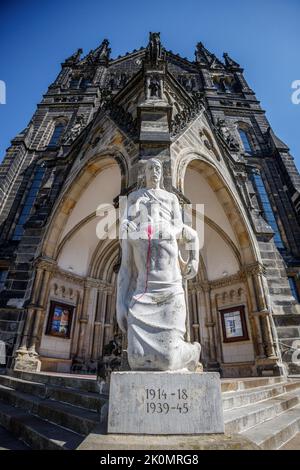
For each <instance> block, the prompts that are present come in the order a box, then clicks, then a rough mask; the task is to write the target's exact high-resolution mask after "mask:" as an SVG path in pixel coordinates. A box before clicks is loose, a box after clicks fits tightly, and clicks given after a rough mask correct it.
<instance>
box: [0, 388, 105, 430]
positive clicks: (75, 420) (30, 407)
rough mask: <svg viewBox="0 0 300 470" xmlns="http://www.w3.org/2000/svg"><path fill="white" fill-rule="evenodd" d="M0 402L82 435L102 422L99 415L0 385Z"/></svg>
mask: <svg viewBox="0 0 300 470" xmlns="http://www.w3.org/2000/svg"><path fill="white" fill-rule="evenodd" d="M0 400H1V401H3V402H4V403H6V404H8V405H11V406H15V407H17V408H21V409H23V410H27V411H28V412H29V413H32V414H34V415H37V416H39V417H40V418H44V419H46V420H49V421H51V422H53V423H55V424H58V425H60V426H63V427H64V428H67V429H70V430H72V431H74V432H77V433H80V434H88V433H90V432H91V431H92V430H93V429H94V427H95V426H96V425H97V424H98V422H99V421H100V415H99V414H98V413H95V412H92V411H89V410H85V409H83V408H79V407H76V406H73V405H69V404H66V403H61V402H58V401H54V400H49V399H43V398H40V397H37V396H35V395H30V394H28V393H23V392H18V391H16V390H14V389H12V388H9V387H5V386H4V385H0Z"/></svg>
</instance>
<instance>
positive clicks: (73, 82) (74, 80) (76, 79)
mask: <svg viewBox="0 0 300 470" xmlns="http://www.w3.org/2000/svg"><path fill="white" fill-rule="evenodd" d="M80 81H81V77H73V78H71V80H70V83H69V87H70V88H73V89H74V88H78V87H79V83H80Z"/></svg>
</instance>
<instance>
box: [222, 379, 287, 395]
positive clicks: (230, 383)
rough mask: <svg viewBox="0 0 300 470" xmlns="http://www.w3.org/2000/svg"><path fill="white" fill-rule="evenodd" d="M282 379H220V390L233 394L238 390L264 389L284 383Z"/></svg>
mask: <svg viewBox="0 0 300 470" xmlns="http://www.w3.org/2000/svg"><path fill="white" fill-rule="evenodd" d="M285 381H286V380H285V378H284V377H250V378H241V379H222V380H221V389H222V393H224V392H233V391H240V390H249V389H255V388H256V387H264V386H267V385H274V384H278V383H283V382H285Z"/></svg>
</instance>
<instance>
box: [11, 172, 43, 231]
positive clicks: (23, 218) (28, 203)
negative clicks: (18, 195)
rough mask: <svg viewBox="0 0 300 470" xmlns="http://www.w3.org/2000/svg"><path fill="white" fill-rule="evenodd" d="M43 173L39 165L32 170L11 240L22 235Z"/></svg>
mask: <svg viewBox="0 0 300 470" xmlns="http://www.w3.org/2000/svg"><path fill="white" fill-rule="evenodd" d="M44 173H45V169H44V168H42V167H40V166H38V167H37V168H36V170H35V172H34V177H33V180H32V182H31V185H30V189H29V191H28V193H27V196H26V198H25V201H24V205H23V209H22V211H21V214H20V216H19V218H18V221H17V224H16V226H15V230H14V233H13V237H12V239H13V240H20V239H21V237H22V235H23V232H24V224H25V223H26V222H27V220H28V218H29V216H30V213H31V210H32V208H33V205H34V203H35V200H36V196H37V194H38V192H39V189H40V186H41V183H42V179H43V176H44Z"/></svg>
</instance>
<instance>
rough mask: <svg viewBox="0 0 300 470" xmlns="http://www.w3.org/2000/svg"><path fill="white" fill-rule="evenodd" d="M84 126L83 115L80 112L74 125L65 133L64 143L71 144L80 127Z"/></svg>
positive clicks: (80, 129)
mask: <svg viewBox="0 0 300 470" xmlns="http://www.w3.org/2000/svg"><path fill="white" fill-rule="evenodd" d="M84 127H85V117H84V116H83V115H82V114H79V115H78V116H77V117H76V121H75V124H74V126H73V127H72V128H71V129H70V130H69V131H68V132H67V133H66V135H65V136H64V138H63V143H64V144H67V145H69V144H71V143H72V142H74V140H75V139H76V138H77V137H78V136H79V134H80V132H81V131H82V129H83V128H84Z"/></svg>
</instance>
